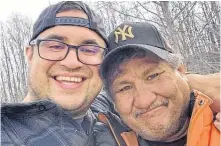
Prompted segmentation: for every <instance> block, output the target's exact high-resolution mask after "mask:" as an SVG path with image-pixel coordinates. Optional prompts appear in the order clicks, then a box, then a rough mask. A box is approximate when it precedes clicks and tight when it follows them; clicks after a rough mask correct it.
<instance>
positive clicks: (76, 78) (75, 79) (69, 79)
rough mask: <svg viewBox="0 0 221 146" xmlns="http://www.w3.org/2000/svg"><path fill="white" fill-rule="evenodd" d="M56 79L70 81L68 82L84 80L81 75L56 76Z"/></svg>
mask: <svg viewBox="0 0 221 146" xmlns="http://www.w3.org/2000/svg"><path fill="white" fill-rule="evenodd" d="M55 79H56V80H58V81H68V82H77V83H79V82H82V80H83V79H82V78H80V77H64V76H57V77H55Z"/></svg>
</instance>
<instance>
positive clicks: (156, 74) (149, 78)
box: [147, 73, 159, 80]
mask: <svg viewBox="0 0 221 146" xmlns="http://www.w3.org/2000/svg"><path fill="white" fill-rule="evenodd" d="M158 76H159V73H155V74H152V75H150V76H148V77H147V80H153V79H155V78H156V77H158Z"/></svg>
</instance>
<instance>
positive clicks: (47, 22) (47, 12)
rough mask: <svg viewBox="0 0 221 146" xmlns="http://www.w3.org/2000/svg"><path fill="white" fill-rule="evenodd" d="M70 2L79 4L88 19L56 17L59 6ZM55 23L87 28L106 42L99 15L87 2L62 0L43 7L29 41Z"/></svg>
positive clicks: (55, 24)
mask: <svg viewBox="0 0 221 146" xmlns="http://www.w3.org/2000/svg"><path fill="white" fill-rule="evenodd" d="M70 2H71V3H74V4H76V6H79V7H80V8H81V9H82V10H83V11H84V12H85V14H86V15H87V16H88V19H84V18H78V17H56V14H57V12H58V11H59V10H60V8H61V7H62V6H63V5H64V4H65V3H70ZM57 25H73V26H82V27H86V28H89V29H91V30H93V31H95V32H96V33H97V34H98V35H99V36H101V37H102V39H103V40H104V41H105V42H106V44H107V38H106V35H105V29H104V24H103V22H102V19H101V17H100V16H98V15H96V14H95V12H94V11H93V10H92V9H90V8H89V6H88V5H87V4H85V3H83V2H81V1H62V2H59V3H57V4H54V5H50V6H49V7H47V8H45V9H44V10H43V11H42V13H41V14H40V15H39V17H38V19H37V20H36V22H35V23H34V26H33V34H32V37H31V40H30V42H31V41H32V40H34V39H35V38H37V36H38V35H39V34H40V33H42V32H43V31H45V30H46V29H48V28H51V27H54V26H57ZM30 42H29V43H30Z"/></svg>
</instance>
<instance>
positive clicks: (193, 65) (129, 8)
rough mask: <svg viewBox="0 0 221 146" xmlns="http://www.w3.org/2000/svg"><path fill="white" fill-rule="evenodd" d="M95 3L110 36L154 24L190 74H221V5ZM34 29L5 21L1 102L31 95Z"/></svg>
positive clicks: (17, 19) (15, 18) (20, 19)
mask: <svg viewBox="0 0 221 146" xmlns="http://www.w3.org/2000/svg"><path fill="white" fill-rule="evenodd" d="M48 2H49V4H50V1H48ZM88 3H89V2H88ZM89 4H90V6H93V9H94V10H95V11H96V12H97V13H99V15H101V16H102V18H103V20H104V26H105V29H106V34H107V35H108V34H109V33H110V32H111V31H112V30H113V29H114V28H115V27H116V26H117V25H119V24H120V23H122V22H123V21H137V22H141V21H142V22H150V23H152V24H154V25H155V26H157V28H158V29H159V30H160V32H162V33H163V34H164V37H165V38H166V39H167V40H168V41H169V43H170V44H171V46H172V47H173V48H174V49H175V52H177V53H181V54H182V55H183V56H184V62H185V64H186V65H187V68H188V70H189V71H190V72H198V73H201V74H208V73H214V72H219V71H220V5H219V2H216V1H210V2H209V1H208V2H207V1H193V2H191V1H183V2H182V1H170V2H169V1H163V2H161V1H129V2H127V1H118V2H116V1H115V2H114V1H113V2H108V1H98V2H90V3H89ZM31 27H32V21H31V19H30V18H28V17H26V16H23V15H20V14H13V15H12V16H11V17H10V18H9V19H8V21H7V22H0V30H1V31H0V57H1V62H0V68H1V69H0V94H1V95H0V96H1V102H19V101H21V100H22V98H23V97H25V95H26V92H27V72H28V69H27V64H26V62H25V57H24V53H23V48H24V46H25V45H26V44H27V42H28V40H29V39H30V37H31Z"/></svg>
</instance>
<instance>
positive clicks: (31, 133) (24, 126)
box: [1, 101, 114, 146]
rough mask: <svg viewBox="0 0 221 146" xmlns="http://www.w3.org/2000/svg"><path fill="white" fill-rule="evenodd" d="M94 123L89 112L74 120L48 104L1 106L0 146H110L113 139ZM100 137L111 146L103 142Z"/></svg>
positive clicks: (101, 125)
mask: <svg viewBox="0 0 221 146" xmlns="http://www.w3.org/2000/svg"><path fill="white" fill-rule="evenodd" d="M96 121H97V120H96V118H95V116H94V115H93V113H92V112H91V111H90V110H89V111H88V112H87V115H86V116H85V117H84V118H82V119H77V120H74V119H73V118H72V115H71V113H70V112H68V111H64V110H62V109H61V108H60V107H59V106H58V105H56V104H54V103H53V102H51V101H36V102H33V103H29V104H27V103H26V104H24V103H18V104H4V105H2V107H1V146H95V145H98V146H111V145H112V143H111V142H114V140H113V139H112V137H111V134H110V133H109V130H106V129H105V128H106V126H104V124H102V123H99V122H96ZM100 132H102V135H101V134H100ZM103 134H106V135H107V136H106V137H107V139H108V140H109V141H110V144H108V140H105V142H104V138H103V136H104V135H103Z"/></svg>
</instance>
